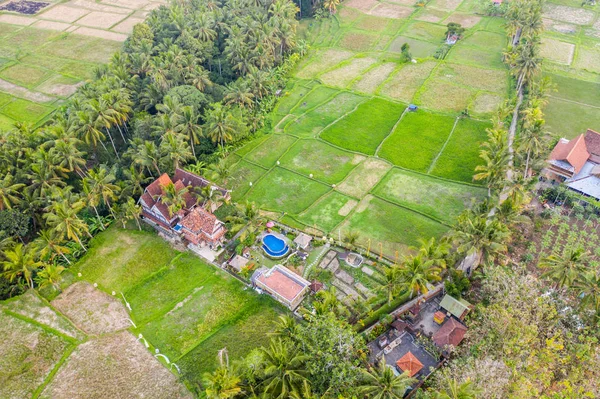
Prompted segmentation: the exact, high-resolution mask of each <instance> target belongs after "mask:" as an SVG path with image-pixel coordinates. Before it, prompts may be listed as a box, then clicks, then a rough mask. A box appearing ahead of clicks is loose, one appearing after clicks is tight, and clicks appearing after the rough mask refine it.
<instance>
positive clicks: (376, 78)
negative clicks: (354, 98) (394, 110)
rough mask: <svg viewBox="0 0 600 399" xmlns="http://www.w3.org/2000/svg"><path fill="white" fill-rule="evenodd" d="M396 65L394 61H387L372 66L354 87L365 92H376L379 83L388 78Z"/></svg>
mask: <svg viewBox="0 0 600 399" xmlns="http://www.w3.org/2000/svg"><path fill="white" fill-rule="evenodd" d="M396 66H397V64H396V63H394V62H387V63H385V64H381V65H378V66H376V67H374V68H372V69H371V70H369V71H367V72H366V73H365V74H363V76H362V77H361V79H360V80H359V81H358V82H356V83H355V84H354V87H353V88H354V89H355V90H358V91H360V92H363V93H368V94H374V93H375V92H376V91H377V88H378V87H379V85H381V83H383V82H384V81H385V80H386V79H387V78H388V76H389V75H390V73H392V72H393V71H394V69H395V68H396Z"/></svg>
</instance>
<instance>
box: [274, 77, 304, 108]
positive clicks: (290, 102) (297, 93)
mask: <svg viewBox="0 0 600 399" xmlns="http://www.w3.org/2000/svg"><path fill="white" fill-rule="evenodd" d="M302 83H303V82H298V83H296V85H295V86H294V87H293V88H292V89H291V90H289V91H286V92H284V94H283V96H282V97H281V99H280V100H279V104H278V105H277V111H276V112H277V113H278V114H280V115H287V114H289V113H290V111H291V109H292V108H294V107H295V106H296V104H298V102H299V101H300V100H302V99H303V98H304V96H306V95H307V94H308V93H309V92H310V91H311V89H312V85H310V84H309V85H303V84H302Z"/></svg>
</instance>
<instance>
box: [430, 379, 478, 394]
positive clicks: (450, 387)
mask: <svg viewBox="0 0 600 399" xmlns="http://www.w3.org/2000/svg"><path fill="white" fill-rule="evenodd" d="M480 394H481V390H480V389H478V388H476V387H474V386H473V382H472V381H470V380H467V381H465V382H463V383H462V384H459V383H458V381H456V379H455V378H450V377H446V381H445V383H444V388H443V389H442V391H440V392H437V393H436V394H435V395H434V398H435V399H477V398H479V395H480Z"/></svg>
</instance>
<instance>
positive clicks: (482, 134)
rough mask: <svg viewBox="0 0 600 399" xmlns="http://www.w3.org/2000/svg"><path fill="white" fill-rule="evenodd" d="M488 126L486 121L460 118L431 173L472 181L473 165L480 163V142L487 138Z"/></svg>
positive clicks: (447, 177)
mask: <svg viewBox="0 0 600 399" xmlns="http://www.w3.org/2000/svg"><path fill="white" fill-rule="evenodd" d="M489 127H491V124H490V123H488V122H480V121H475V120H472V119H461V120H460V121H459V122H458V124H457V125H456V129H454V133H452V137H450V140H449V141H448V144H446V147H445V148H444V152H442V154H441V155H440V156H439V158H438V160H437V162H436V164H435V166H434V168H433V170H432V171H431V174H432V175H435V176H440V177H444V178H446V179H452V180H460V181H464V182H467V183H472V182H473V175H474V174H475V167H476V166H477V165H479V164H480V163H481V158H480V157H479V151H480V150H481V143H483V142H484V141H485V140H486V139H487V133H486V129H487V128H489Z"/></svg>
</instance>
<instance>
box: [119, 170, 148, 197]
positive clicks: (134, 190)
mask: <svg viewBox="0 0 600 399" xmlns="http://www.w3.org/2000/svg"><path fill="white" fill-rule="evenodd" d="M123 174H124V175H125V182H126V185H125V188H124V189H123V190H121V195H122V196H128V197H129V196H132V197H133V196H141V195H142V194H143V193H144V187H145V186H146V184H147V183H148V182H149V181H150V178H148V177H146V175H145V174H144V171H143V169H140V170H137V169H136V167H135V166H134V165H130V166H129V169H124V170H123Z"/></svg>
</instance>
